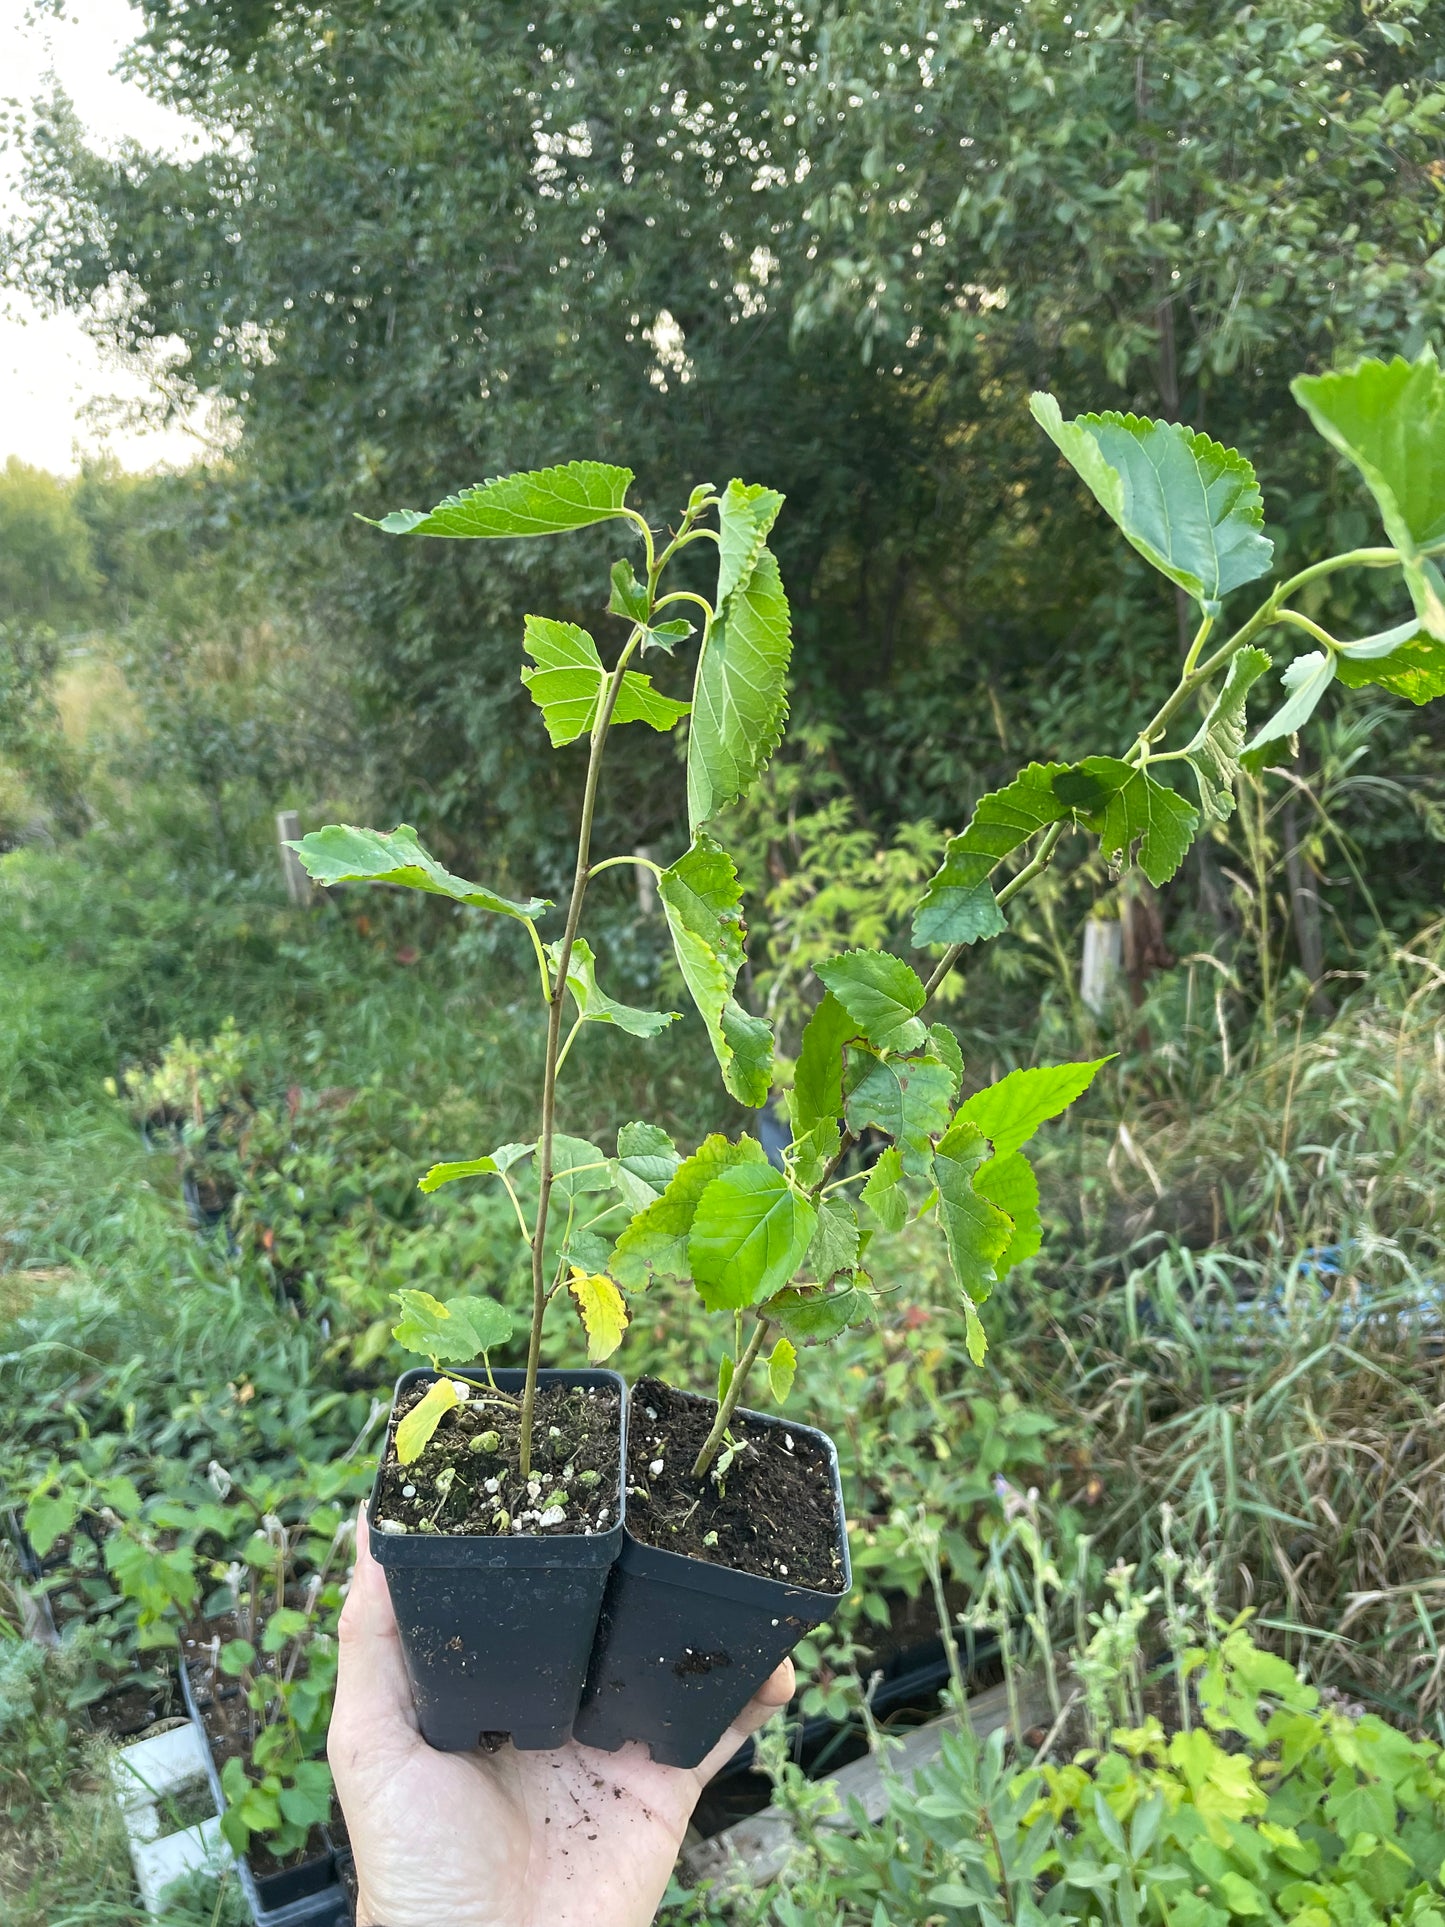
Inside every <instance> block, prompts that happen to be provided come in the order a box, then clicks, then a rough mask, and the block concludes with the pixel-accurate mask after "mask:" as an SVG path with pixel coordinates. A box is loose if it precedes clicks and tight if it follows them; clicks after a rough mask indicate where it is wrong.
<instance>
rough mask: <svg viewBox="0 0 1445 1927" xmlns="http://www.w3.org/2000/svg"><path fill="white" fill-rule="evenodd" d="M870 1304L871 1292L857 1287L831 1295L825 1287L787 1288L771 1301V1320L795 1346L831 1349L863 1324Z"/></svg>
mask: <svg viewBox="0 0 1445 1927" xmlns="http://www.w3.org/2000/svg"><path fill="white" fill-rule="evenodd" d="M869 1302H870V1301H869V1298H868V1294H867V1292H866V1291H859V1290H858V1289H857V1288H856V1286H853V1285H844V1286H840V1287H836V1288H835V1289H833V1290H831V1291H829V1290H827V1289H825V1288H824V1287H823V1286H821V1285H786V1286H784V1288H783V1289H782V1291H779V1292H775V1293H774V1295H773V1296H772V1297H771V1298H770V1299H769V1300H768V1319H769V1322H770V1323H772V1324H774V1325H776V1326H777V1327H778V1329H779V1330H780V1331H783V1332H786V1333H787V1335H788V1337H789V1338H791V1339H792V1341H793V1343H794V1344H795V1345H827V1344H831V1342H832V1341H833V1339H835V1338H837V1337H838V1336H839V1334H840V1333H842V1332H845V1331H846V1330H847V1329H848V1327H849V1326H850V1325H856V1324H857V1323H859V1321H860V1319H861V1318H862V1316H863V1315H864V1314H866V1312H867V1310H868V1306H869Z"/></svg>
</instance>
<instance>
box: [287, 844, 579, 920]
mask: <svg viewBox="0 0 1445 1927" xmlns="http://www.w3.org/2000/svg"><path fill="white" fill-rule="evenodd" d="M287 848H288V849H291V850H294V851H295V852H296V854H297V856H299V857H300V859H301V862H302V864H303V865H304V866H305V869H306V873H307V875H308V876H310V877H311V878H312V879H313V880H314V881H315V882H317V883H320V884H323V885H325V886H327V887H328V888H329V887H330V885H332V884H334V883H395V884H400V885H401V886H402V887H403V888H405V889H408V890H426V891H428V892H430V893H431V894H432V895H433V896H438V897H450V898H451V899H452V901H453V902H454V903H471V904H475V905H476V907H477V908H478V909H479V910H494V911H495V912H496V913H497V914H498V915H499V916H503V917H519V918H521V919H523V920H524V921H527V922H530V921H531V920H532V919H533V918H534V917H539V916H541V914H542V912H543V911H544V910H549V909H551V907H552V906H551V903H550V900H549V899H548V898H546V897H529V898H528V899H527V901H526V902H525V903H514V902H513V901H512V899H511V898H510V897H502V896H498V895H497V893H496V891H495V890H488V889H487V888H486V887H485V886H484V885H482V884H480V883H468V882H467V881H466V879H465V878H464V877H455V876H453V875H452V873H451V871H450V870H444V869H443V868H442V866H441V864H440V863H438V862H437V861H436V859H435V857H431V856H428V855H427V853H426V851H425V850H424V849H423V848H422V846H421V844H420V843H419V842H418V841H417V834H416V831H415V830H414V829H413V828H412V827H411V825H410V824H409V823H399V824H398V825H397V827H396V828H395V829H394V830H391V831H382V830H358V829H355V828H353V827H352V825H351V824H349V823H329V824H328V825H327V826H326V828H325V829H324V830H312V831H311V833H310V835H309V836H303V837H302V838H301V841H300V842H299V843H290V844H288V845H287Z"/></svg>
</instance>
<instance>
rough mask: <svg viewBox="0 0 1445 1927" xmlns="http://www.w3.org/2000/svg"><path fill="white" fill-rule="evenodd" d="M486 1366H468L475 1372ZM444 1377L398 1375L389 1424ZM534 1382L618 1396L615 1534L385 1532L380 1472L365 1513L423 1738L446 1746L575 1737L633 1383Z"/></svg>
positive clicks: (515, 1385)
mask: <svg viewBox="0 0 1445 1927" xmlns="http://www.w3.org/2000/svg"><path fill="white" fill-rule="evenodd" d="M480 1369H481V1368H480V1367H477V1368H469V1375H470V1373H471V1372H472V1371H473V1370H476V1371H479V1370H480ZM437 1376H438V1374H437V1373H435V1372H433V1371H430V1370H427V1369H425V1368H423V1369H420V1370H417V1371H410V1372H403V1373H402V1375H401V1377H400V1378H399V1379H398V1380H397V1381H396V1393H395V1396H394V1397H393V1400H392V1423H393V1424H394V1423H395V1416H396V1401H397V1399H399V1398H400V1397H401V1396H402V1394H403V1393H404V1392H406V1391H408V1390H409V1389H410V1388H411V1387H412V1386H413V1385H421V1384H430V1383H431V1381H432V1380H433V1379H434V1378H436V1377H437ZM492 1377H493V1380H494V1381H495V1383H496V1384H497V1385H498V1386H499V1387H500V1389H501V1390H503V1391H507V1392H514V1391H520V1390H521V1389H522V1386H523V1385H524V1383H525V1382H526V1374H525V1373H524V1372H521V1371H494V1372H493V1373H492ZM538 1385H539V1387H541V1386H545V1385H561V1386H567V1387H573V1386H582V1387H585V1388H589V1389H590V1388H593V1387H595V1388H596V1389H597V1390H599V1391H600V1390H601V1389H602V1388H603V1387H604V1386H605V1387H606V1388H607V1389H608V1390H610V1391H614V1392H615V1393H616V1394H617V1417H618V1479H617V1502H616V1505H615V1508H614V1523H613V1525H612V1526H611V1527H610V1528H609V1530H607V1531H606V1532H593V1533H591V1534H590V1535H588V1534H581V1533H556V1534H548V1533H515V1534H511V1535H509V1536H507V1537H491V1536H486V1537H484V1536H482V1535H470V1534H468V1535H453V1534H450V1533H421V1532H409V1533H405V1534H393V1533H383V1532H378V1531H377V1530H376V1529H375V1527H376V1506H377V1500H378V1497H379V1495H380V1491H381V1477H382V1467H378V1470H377V1482H376V1485H375V1486H374V1487H373V1489H372V1495H371V1501H370V1504H369V1506H368V1508H367V1518H368V1521H369V1523H370V1524H371V1526H372V1533H371V1550H372V1554H373V1556H374V1557H375V1558H376V1560H377V1561H378V1562H379V1564H380V1565H381V1566H382V1567H384V1569H385V1571H386V1579H387V1585H388V1586H389V1588H390V1590H391V1603H392V1606H393V1607H394V1608H395V1611H396V1622H397V1627H398V1629H399V1631H400V1634H401V1648H402V1652H403V1654H404V1655H405V1657H406V1669H407V1672H408V1674H409V1675H410V1678H411V1684H412V1693H413V1696H414V1698H415V1701H416V1710H417V1717H418V1719H419V1721H420V1723H421V1731H422V1737H423V1738H424V1739H425V1740H426V1741H427V1743H428V1745H430V1746H435V1747H439V1748H441V1749H442V1750H443V1751H446V1752H462V1751H465V1750H467V1749H468V1748H470V1747H474V1746H476V1745H477V1744H478V1741H479V1740H480V1738H481V1736H482V1735H483V1734H484V1733H485V1734H487V1735H497V1734H508V1735H510V1736H511V1740H512V1744H513V1745H514V1746H516V1747H520V1748H522V1749H524V1750H529V1751H532V1750H537V1749H540V1748H544V1747H554V1746H562V1745H564V1744H565V1743H566V1742H567V1741H568V1740H569V1739H570V1738H571V1737H572V1722H573V1719H574V1717H575V1715H576V1712H577V1703H578V1701H579V1699H580V1698H581V1696H582V1687H583V1683H584V1681H585V1680H586V1677H587V1660H588V1655H589V1654H590V1653H591V1650H592V1641H593V1635H594V1633H595V1632H596V1630H597V1615H598V1613H599V1612H600V1611H601V1607H602V1595H603V1592H604V1590H605V1588H606V1585H607V1574H608V1571H609V1570H610V1568H611V1566H612V1564H613V1561H614V1560H615V1559H616V1557H617V1553H618V1549H619V1547H620V1546H621V1544H622V1530H623V1510H624V1507H625V1505H626V1502H627V1499H626V1478H625V1476H624V1473H625V1468H626V1464H627V1388H626V1386H625V1385H624V1384H623V1382H622V1380H621V1379H620V1378H619V1377H618V1375H617V1373H616V1372H602V1371H579V1372H543V1373H542V1374H541V1375H540V1377H539V1380H538ZM390 1438H391V1430H390V1427H389V1428H388V1432H387V1439H388V1443H389V1442H390ZM384 1465H385V1455H384V1454H383V1459H382V1466H383V1467H384Z"/></svg>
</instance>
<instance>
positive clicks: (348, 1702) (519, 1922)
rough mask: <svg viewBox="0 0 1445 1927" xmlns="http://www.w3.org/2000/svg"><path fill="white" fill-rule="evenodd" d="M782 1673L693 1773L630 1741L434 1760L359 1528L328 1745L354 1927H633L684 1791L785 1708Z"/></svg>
mask: <svg viewBox="0 0 1445 1927" xmlns="http://www.w3.org/2000/svg"><path fill="white" fill-rule="evenodd" d="M348 1616H349V1618H348ZM791 1670H792V1669H791V1667H786V1666H785V1667H784V1668H781V1669H780V1670H779V1672H778V1673H777V1674H775V1675H774V1676H773V1678H772V1679H771V1680H770V1681H769V1682H768V1684H767V1686H766V1687H765V1688H764V1690H763V1693H762V1694H761V1695H759V1698H758V1699H757V1700H754V1701H753V1703H752V1705H751V1706H749V1707H748V1708H747V1709H746V1710H745V1711H744V1713H742V1714H741V1715H740V1716H739V1718H738V1720H737V1721H736V1722H735V1723H734V1725H733V1726H732V1727H731V1728H730V1729H729V1731H728V1732H727V1733H726V1734H724V1735H723V1737H722V1738H721V1739H720V1740H719V1742H718V1744H717V1746H716V1747H715V1748H714V1749H713V1751H712V1753H711V1754H710V1755H709V1757H708V1758H707V1759H706V1760H705V1761H704V1762H703V1764H702V1765H701V1766H700V1767H697V1768H695V1769H683V1768H677V1767H666V1766H658V1765H656V1764H654V1762H653V1761H652V1760H651V1759H650V1758H649V1757H648V1754H647V1751H646V1749H645V1748H644V1747H641V1746H628V1747H625V1748H624V1749H623V1750H622V1751H621V1752H620V1753H598V1752H596V1751H594V1750H593V1749H592V1748H591V1747H585V1746H579V1745H577V1744H576V1743H575V1742H573V1743H571V1744H569V1745H567V1746H564V1747H560V1748H558V1749H557V1750H556V1751H554V1752H546V1753H518V1752H517V1751H515V1749H514V1748H512V1747H511V1746H503V1747H501V1748H500V1749H499V1750H498V1751H497V1752H495V1753H438V1752H435V1751H433V1749H432V1748H431V1747H429V1746H428V1745H427V1744H426V1743H425V1741H424V1740H423V1739H422V1738H421V1736H420V1734H419V1733H418V1732H417V1729H416V1720H415V1715H414V1714H413V1712H412V1709H411V1697H410V1693H409V1691H408V1689H407V1684H406V1674H405V1670H404V1668H403V1665H402V1660H401V1652H400V1648H399V1645H398V1643H397V1638H396V1622H395V1619H394V1618H393V1616H392V1613H391V1603H390V1599H389V1597H388V1595H387V1592H386V1586H385V1580H384V1578H383V1576H382V1574H381V1570H380V1568H379V1567H378V1566H376V1565H375V1563H374V1562H373V1561H372V1560H371V1558H370V1554H369V1552H368V1549H367V1546H366V1536H365V1524H364V1522H363V1524H362V1527H361V1529H360V1532H359V1534H358V1545H357V1568H356V1579H355V1582H354V1584H353V1589H352V1596H351V1599H350V1600H349V1601H348V1603H347V1608H346V1615H344V1616H343V1620H342V1661H341V1676H340V1681H339V1684H338V1690H337V1702H336V1713H335V1715H334V1717H333V1720H332V1729H331V1737H330V1748H329V1750H330V1754H331V1763H332V1768H333V1771H334V1772H335V1775H336V1784H337V1792H338V1794H339V1796H340V1799H341V1804H342V1808H343V1810H344V1812H345V1814H346V1819H347V1824H348V1826H349V1828H350V1830H351V1839H352V1845H353V1847H354V1848H355V1850H356V1861H357V1869H358V1874H359V1877H360V1882H361V1905H360V1908H359V1910H358V1914H357V1920H358V1927H434V1924H435V1923H441V1922H446V1923H447V1927H544V1924H545V1927H573V1924H574V1923H582V1922H584V1921H585V1922H586V1923H587V1927H640V1924H641V1923H645V1922H647V1921H650V1920H651V1919H652V1916H653V1913H654V1910H655V1909H656V1906H657V1903H658V1901H659V1899H660V1898H661V1896H662V1893H663V1890H664V1889H665V1887H666V1885H667V1879H668V1875H669V1874H670V1873H671V1871H672V1867H673V1863H674V1861H675V1860H676V1858H677V1851H678V1848H679V1847H680V1846H681V1844H682V1839H683V1835H684V1834H685V1833H686V1831H687V1824H688V1820H689V1819H690V1817H691V1815H692V1810H693V1807H694V1806H695V1805H696V1803H697V1797H698V1794H699V1793H700V1792H701V1791H702V1788H703V1786H704V1785H705V1784H706V1782H707V1780H708V1779H709V1777H710V1776H711V1774H712V1773H714V1772H716V1770H717V1768H718V1767H719V1766H720V1765H721V1764H722V1763H723V1761H724V1760H725V1759H727V1758H728V1756H729V1754H730V1753H731V1752H732V1751H733V1750H734V1749H735V1748H736V1747H737V1746H738V1745H739V1744H740V1743H741V1741H742V1740H743V1738H744V1737H745V1736H746V1734H747V1733H748V1732H750V1731H752V1730H753V1729H754V1728H756V1727H757V1726H758V1725H759V1724H760V1723H761V1721H762V1720H763V1719H765V1718H766V1717H767V1714H768V1713H769V1712H771V1711H772V1710H773V1708H774V1707H775V1706H778V1705H781V1704H783V1703H784V1701H785V1700H786V1699H787V1697H788V1695H789V1693H790V1691H791V1685H792V1681H791Z"/></svg>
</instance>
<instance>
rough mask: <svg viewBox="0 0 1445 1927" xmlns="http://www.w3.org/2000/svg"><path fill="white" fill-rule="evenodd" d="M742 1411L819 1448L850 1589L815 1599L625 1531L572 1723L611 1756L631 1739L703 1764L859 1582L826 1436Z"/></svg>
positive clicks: (661, 1754)
mask: <svg viewBox="0 0 1445 1927" xmlns="http://www.w3.org/2000/svg"><path fill="white" fill-rule="evenodd" d="M700 1402H707V1403H711V1401H700ZM739 1416H740V1417H742V1418H745V1419H747V1421H748V1423H749V1424H750V1425H754V1426H762V1427H766V1428H767V1429H769V1430H771V1431H778V1432H782V1431H788V1432H791V1433H792V1434H793V1436H794V1438H799V1437H801V1438H810V1439H812V1440H814V1441H815V1443H816V1444H817V1445H819V1446H820V1447H821V1448H822V1450H823V1453H824V1455H825V1457H826V1458H827V1461H828V1466H829V1469H830V1471H831V1474H832V1486H833V1500H834V1506H835V1508H836V1513H837V1520H838V1551H839V1554H840V1556H841V1558H842V1561H843V1582H842V1585H841V1587H840V1588H839V1590H838V1591H837V1592H812V1591H810V1590H808V1589H807V1588H806V1587H803V1586H790V1585H789V1584H788V1583H787V1581H786V1580H782V1579H764V1578H761V1577H759V1576H758V1575H757V1574H755V1573H750V1572H738V1571H737V1570H736V1569H735V1568H733V1567H731V1566H718V1565H712V1564H710V1563H709V1562H708V1561H706V1560H702V1559H689V1558H686V1557H685V1556H684V1555H683V1554H681V1553H677V1552H662V1551H659V1550H658V1548H657V1547H655V1546H645V1545H643V1544H642V1543H641V1542H640V1541H639V1540H637V1539H634V1538H633V1536H632V1534H631V1533H630V1532H628V1531H626V1530H624V1532H623V1535H622V1551H621V1554H620V1555H619V1557H618V1561H617V1564H616V1565H615V1566H614V1567H613V1569H612V1577H611V1579H610V1580H609V1581H608V1584H607V1597H606V1599H605V1601H604V1602H603V1607H602V1617H601V1620H600V1622H599V1624H598V1628H597V1644H596V1646H595V1647H594V1649H593V1653H592V1665H591V1667H590V1669H589V1671H588V1674H587V1690H586V1692H585V1694H584V1695H583V1700H582V1706H581V1709H580V1711H579V1712H578V1715H577V1720H576V1724H575V1726H574V1728H573V1734H574V1737H575V1738H577V1739H578V1740H580V1741H581V1742H582V1743H583V1745H584V1746H595V1747H599V1748H601V1749H602V1751H603V1752H606V1753H615V1752H616V1751H617V1749H618V1748H619V1747H621V1746H625V1745H626V1744H627V1742H628V1741H629V1740H644V1741H646V1743H647V1745H648V1746H649V1747H650V1748H651V1750H652V1757H653V1759H654V1760H656V1761H658V1762H660V1763H661V1764H662V1765H664V1766H697V1765H699V1764H700V1763H701V1762H702V1760H704V1759H705V1758H706V1756H707V1755H708V1754H709V1753H710V1752H711V1751H712V1749H713V1747H714V1746H715V1745H716V1744H717V1741H718V1739H719V1738H720V1737H721V1735H722V1734H723V1733H724V1732H726V1730H727V1727H728V1725H729V1722H730V1721H731V1720H732V1719H733V1718H734V1717H735V1716H736V1715H737V1714H738V1713H740V1712H741V1711H742V1709H743V1708H744V1707H745V1706H746V1705H747V1703H748V1701H749V1700H750V1699H751V1698H752V1696H753V1694H754V1693H755V1692H756V1691H757V1689H758V1687H759V1686H761V1685H762V1683H763V1681H764V1680H765V1679H766V1678H767V1677H768V1675H769V1673H771V1672H772V1671H773V1669H774V1667H775V1666H777V1664H778V1663H779V1661H780V1660H782V1659H785V1658H786V1657H787V1655H788V1654H789V1653H790V1652H791V1651H792V1650H793V1648H794V1647H795V1646H796V1645H797V1643H798V1641H799V1640H800V1639H801V1638H802V1637H803V1635H804V1634H805V1633H809V1632H811V1631H812V1630H813V1628H814V1627H815V1626H819V1625H821V1624H822V1623H823V1621H824V1620H825V1619H828V1618H829V1617H831V1615H832V1613H833V1612H834V1611H835V1609H836V1608H837V1605H838V1601H839V1600H840V1599H841V1598H842V1597H843V1594H844V1593H846V1592H847V1590H848V1588H849V1587H850V1586H851V1585H852V1583H853V1574H852V1567H851V1565H850V1562H849V1558H848V1533H847V1527H846V1523H845V1519H844V1514H843V1488H842V1484H841V1482H840V1480H839V1477H838V1454H837V1450H836V1448H835V1447H834V1444H833V1441H832V1440H831V1439H830V1438H829V1437H828V1435H827V1433H826V1432H817V1431H814V1430H813V1429H812V1428H811V1427H809V1426H803V1425H795V1424H793V1423H792V1422H791V1421H790V1420H789V1421H785V1420H783V1419H777V1418H772V1417H770V1416H768V1415H767V1414H765V1413H762V1412H746V1411H745V1412H742V1413H740V1415H739Z"/></svg>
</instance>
